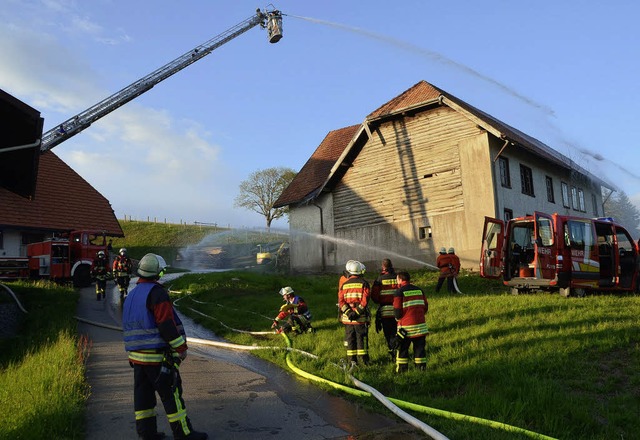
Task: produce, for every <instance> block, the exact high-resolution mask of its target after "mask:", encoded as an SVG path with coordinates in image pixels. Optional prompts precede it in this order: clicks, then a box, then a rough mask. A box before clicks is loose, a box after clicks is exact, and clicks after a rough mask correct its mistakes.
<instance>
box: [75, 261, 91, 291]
mask: <svg viewBox="0 0 640 440" xmlns="http://www.w3.org/2000/svg"><path fill="white" fill-rule="evenodd" d="M90 285H91V274H90V273H89V266H88V265H86V264H83V265H81V266H78V268H77V269H76V271H75V272H74V273H73V287H88V286H90Z"/></svg>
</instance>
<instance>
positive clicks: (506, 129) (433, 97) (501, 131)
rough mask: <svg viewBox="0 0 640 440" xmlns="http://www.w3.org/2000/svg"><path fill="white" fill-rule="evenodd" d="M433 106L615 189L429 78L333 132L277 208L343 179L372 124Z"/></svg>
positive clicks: (509, 144)
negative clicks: (443, 107)
mask: <svg viewBox="0 0 640 440" xmlns="http://www.w3.org/2000/svg"><path fill="white" fill-rule="evenodd" d="M433 105H446V106H448V107H450V108H452V109H454V110H456V111H458V112H460V113H463V114H464V115H465V116H466V117H468V118H470V119H472V120H474V121H475V122H476V123H477V124H478V125H479V126H481V127H482V128H483V129H485V130H487V131H488V132H490V133H491V134H493V135H494V136H496V137H497V138H499V139H503V140H504V141H505V146H506V147H507V148H513V147H516V148H523V149H525V150H527V151H529V152H530V153H532V154H535V155H537V156H539V157H542V158H544V159H546V160H548V161H550V162H552V163H554V164H556V165H558V166H561V167H564V168H566V169H570V170H576V171H579V172H580V173H582V174H584V175H587V176H589V177H590V178H591V179H592V180H594V181H596V182H599V183H600V184H601V185H603V186H607V187H609V188H615V186H614V185H612V184H611V183H609V182H606V181H604V180H602V179H600V178H598V177H596V176H594V175H593V174H591V173H590V172H588V171H586V170H584V169H583V168H582V167H581V166H579V165H578V164H576V163H575V162H574V161H572V160H571V159H569V158H568V157H566V156H564V155H562V154H560V153H559V152H557V151H555V150H554V149H552V148H551V147H549V146H547V145H546V144H544V143H543V142H541V141H539V140H538V139H535V138H534V137H531V136H529V135H527V134H525V133H523V132H521V131H520V130H518V129H516V128H514V127H511V126H510V125H508V124H506V123H504V122H502V121H500V120H499V119H497V118H495V117H493V116H491V115H489V114H488V113H485V112H483V111H482V110H479V109H477V108H476V107H474V106H472V105H470V104H468V103H466V102H464V101H462V100H461V99H459V98H456V97H455V96H453V95H451V94H450V93H448V92H445V91H444V90H441V89H439V88H438V87H435V86H433V85H432V84H429V83H428V82H426V81H420V82H418V83H417V84H415V85H414V86H412V87H411V88H409V89H407V90H406V91H404V92H403V93H401V94H400V95H398V96H396V97H395V98H393V99H391V100H390V101H388V102H386V103H385V104H383V105H382V106H380V107H379V108H377V109H376V110H374V111H373V112H371V113H370V114H369V115H368V116H367V117H366V118H365V121H364V122H363V123H362V124H361V125H360V126H357V125H354V126H351V127H346V128H343V129H339V130H335V131H332V132H329V134H328V135H327V137H326V138H325V140H324V141H322V143H321V144H320V146H319V147H318V148H317V149H316V151H315V152H314V153H313V155H312V156H311V158H310V159H309V160H308V161H307V163H306V164H305V165H304V167H303V168H302V170H300V173H298V176H296V178H295V179H294V180H293V181H292V182H291V184H290V185H289V187H287V188H286V189H285V191H283V193H282V195H281V196H280V197H279V198H278V200H277V201H276V204H275V207H280V206H286V205H291V204H301V203H306V202H308V201H309V200H312V199H314V198H315V197H316V196H317V195H318V194H319V193H320V192H321V191H322V190H323V189H324V187H325V186H326V185H327V184H328V183H329V182H330V181H332V180H335V179H336V178H338V179H339V178H340V174H339V173H338V172H339V171H341V169H344V167H340V166H339V165H340V163H337V162H338V161H339V162H342V161H343V160H345V159H347V158H348V159H350V160H353V158H354V157H355V155H357V151H355V152H350V151H349V150H350V149H352V148H354V149H357V147H358V145H361V143H360V142H358V139H357V138H358V137H360V136H366V135H367V133H368V132H369V130H370V127H371V126H374V125H376V124H379V123H380V122H382V121H384V120H386V119H388V118H392V117H395V116H397V115H401V114H405V113H411V112H413V113H415V112H417V111H420V110H424V108H425V107H428V106H433ZM349 134H351V137H349ZM327 153H330V154H327ZM320 156H322V157H323V159H324V160H318V159H319V157H320ZM330 160H333V161H334V163H327V161H330ZM345 165H348V163H345ZM303 172H304V173H303ZM336 173H338V174H336Z"/></svg>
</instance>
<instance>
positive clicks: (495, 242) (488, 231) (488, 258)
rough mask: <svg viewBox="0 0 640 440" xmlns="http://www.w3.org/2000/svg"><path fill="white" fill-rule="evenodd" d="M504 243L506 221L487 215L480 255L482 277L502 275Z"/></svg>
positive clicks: (498, 276)
mask: <svg viewBox="0 0 640 440" xmlns="http://www.w3.org/2000/svg"><path fill="white" fill-rule="evenodd" d="M503 244H504V221H502V220H498V219H495V218H491V217H485V218H484V230H483V232H482V254H481V256H480V276H481V277H485V278H500V276H501V275H502V247H503Z"/></svg>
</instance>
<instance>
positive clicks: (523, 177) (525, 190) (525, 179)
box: [520, 164, 535, 197]
mask: <svg viewBox="0 0 640 440" xmlns="http://www.w3.org/2000/svg"><path fill="white" fill-rule="evenodd" d="M520 187H521V189H522V194H526V195H528V196H532V197H535V194H534V192H533V172H532V171H531V168H529V167H527V166H524V165H522V164H521V165H520Z"/></svg>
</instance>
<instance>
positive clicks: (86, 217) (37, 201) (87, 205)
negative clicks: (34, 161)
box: [0, 151, 124, 237]
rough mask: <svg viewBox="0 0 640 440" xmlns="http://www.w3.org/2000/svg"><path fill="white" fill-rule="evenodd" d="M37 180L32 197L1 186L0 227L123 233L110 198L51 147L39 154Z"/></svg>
mask: <svg viewBox="0 0 640 440" xmlns="http://www.w3.org/2000/svg"><path fill="white" fill-rule="evenodd" d="M37 182H38V183H37V186H36V191H35V196H34V197H33V198H32V199H26V198H24V197H21V196H19V195H17V194H15V193H13V192H11V191H9V190H7V189H5V188H0V207H1V208H0V227H5V228H6V227H11V228H20V229H37V230H47V231H56V232H66V231H72V230H78V229H88V230H96V231H105V233H106V234H107V235H110V236H115V237H122V236H124V233H123V232H122V228H121V227H120V223H118V219H117V218H116V215H115V213H114V212H113V209H112V208H111V204H110V203H109V201H108V200H107V199H106V198H105V197H104V196H102V194H100V193H99V192H98V191H97V190H96V189H95V188H93V187H92V186H91V185H90V184H89V183H88V182H87V181H86V180H84V179H83V178H82V177H81V176H80V175H79V174H77V173H76V172H75V171H74V170H73V169H71V168H70V167H69V166H68V165H67V164H65V163H64V162H63V161H62V160H61V159H60V158H59V157H58V156H56V155H55V154H54V153H53V152H51V151H48V152H46V153H43V154H42V155H40V165H39V167H38V177H37Z"/></svg>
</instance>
